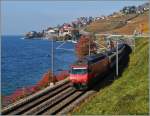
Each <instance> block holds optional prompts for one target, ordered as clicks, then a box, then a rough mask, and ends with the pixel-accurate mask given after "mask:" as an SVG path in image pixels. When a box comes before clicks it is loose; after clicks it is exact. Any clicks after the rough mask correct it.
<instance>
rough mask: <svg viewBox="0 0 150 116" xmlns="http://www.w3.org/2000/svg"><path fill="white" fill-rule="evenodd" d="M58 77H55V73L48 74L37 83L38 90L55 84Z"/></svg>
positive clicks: (49, 72)
mask: <svg viewBox="0 0 150 116" xmlns="http://www.w3.org/2000/svg"><path fill="white" fill-rule="evenodd" d="M56 81H57V80H56V77H55V75H53V73H52V72H51V71H48V72H47V73H45V74H44V75H43V77H42V79H41V80H40V81H39V82H38V83H37V86H38V88H44V87H46V86H48V85H49V83H51V82H53V83H55V82H56Z"/></svg>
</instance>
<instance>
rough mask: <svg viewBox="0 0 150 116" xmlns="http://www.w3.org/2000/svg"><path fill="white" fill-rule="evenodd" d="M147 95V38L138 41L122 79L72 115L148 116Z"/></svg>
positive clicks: (103, 89)
mask: <svg viewBox="0 0 150 116" xmlns="http://www.w3.org/2000/svg"><path fill="white" fill-rule="evenodd" d="M148 94H149V93H148V38H138V39H136V49H135V53H132V54H131V55H130V61H129V64H128V67H127V68H126V69H125V70H124V71H123V73H122V75H121V77H120V78H118V79H116V80H115V81H114V82H113V83H112V84H111V85H108V86H106V87H104V88H102V89H101V90H100V91H99V92H97V94H96V95H94V96H92V97H90V98H89V99H87V100H86V101H84V102H83V103H82V104H81V105H80V106H79V107H77V108H76V109H75V110H74V111H73V114H88V115H94V114H99V115H100V114H101V115H104V114H105V115H108V114H109V115H119V114H122V115H127V114H140V115H142V114H148V112H149V109H148V102H149V101H148V100H149V96H148Z"/></svg>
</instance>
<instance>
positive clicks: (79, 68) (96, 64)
mask: <svg viewBox="0 0 150 116" xmlns="http://www.w3.org/2000/svg"><path fill="white" fill-rule="evenodd" d="M116 50H117V49H116V48H113V49H111V50H110V51H107V52H104V53H99V54H96V55H91V56H87V57H85V58H83V59H80V60H78V61H76V62H75V63H74V64H72V65H71V69H70V74H69V80H70V82H71V85H72V86H73V87H74V88H76V89H78V90H87V89H89V88H91V87H92V86H93V85H94V84H95V83H96V82H98V81H100V79H101V78H103V77H104V75H105V74H106V73H108V72H109V71H110V70H111V69H112V68H113V67H114V66H115V64H116ZM129 53H131V48H130V46H128V45H127V44H119V45H118V61H119V62H120V60H121V59H123V58H124V56H126V55H129Z"/></svg>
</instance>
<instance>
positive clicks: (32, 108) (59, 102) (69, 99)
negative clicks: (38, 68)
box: [2, 82, 94, 115]
mask: <svg viewBox="0 0 150 116" xmlns="http://www.w3.org/2000/svg"><path fill="white" fill-rule="evenodd" d="M93 93H94V91H77V90H75V89H74V88H72V87H70V84H69V82H64V83H62V84H60V85H59V86H57V87H55V88H54V89H50V90H49V91H47V92H46V93H44V94H42V95H40V97H37V98H36V99H33V98H32V99H31V100H27V101H26V102H25V101H23V102H20V104H19V103H17V104H14V105H13V106H9V107H7V108H5V109H3V110H2V115H48V114H51V115H53V114H66V113H67V112H69V111H71V110H72V109H73V108H74V107H75V106H76V105H77V104H79V103H80V102H81V101H82V100H84V99H85V98H86V97H88V96H89V95H90V94H93ZM33 97H34V96H33Z"/></svg>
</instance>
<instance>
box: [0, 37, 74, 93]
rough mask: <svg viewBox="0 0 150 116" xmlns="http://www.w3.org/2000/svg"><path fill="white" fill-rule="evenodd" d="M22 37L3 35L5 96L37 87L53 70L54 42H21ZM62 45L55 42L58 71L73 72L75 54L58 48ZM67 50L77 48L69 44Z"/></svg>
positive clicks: (2, 65) (3, 83) (2, 70)
mask: <svg viewBox="0 0 150 116" xmlns="http://www.w3.org/2000/svg"><path fill="white" fill-rule="evenodd" d="M20 38H22V37H21V36H3V37H2V40H1V85H2V86H1V87H2V95H9V94H11V93H12V92H13V91H15V90H16V89H18V88H22V87H26V86H31V85H34V84H36V83H37V82H38V81H39V80H40V79H41V78H42V75H43V74H44V73H45V72H47V71H48V69H50V68H51V41H48V40H27V39H24V40H23V39H20ZM60 44H61V43H60V42H54V72H55V73H58V72H59V71H60V70H66V69H69V65H71V64H72V63H73V62H74V61H75V60H76V56H75V53H74V52H71V51H67V50H62V49H55V48H56V47H58V46H59V45H60ZM63 47H64V48H67V49H74V44H72V43H66V44H65V45H64V46H63Z"/></svg>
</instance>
